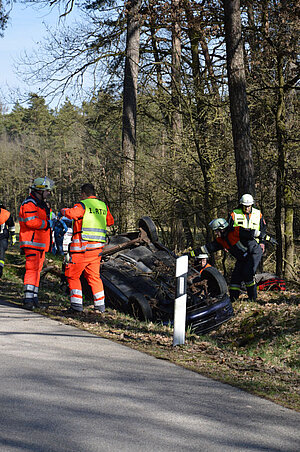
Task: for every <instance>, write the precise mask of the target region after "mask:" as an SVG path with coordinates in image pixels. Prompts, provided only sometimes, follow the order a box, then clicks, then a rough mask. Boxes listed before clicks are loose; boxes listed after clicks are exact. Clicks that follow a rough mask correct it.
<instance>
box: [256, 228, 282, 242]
mask: <svg viewBox="0 0 300 452" xmlns="http://www.w3.org/2000/svg"><path fill="white" fill-rule="evenodd" d="M258 232H259V231H258ZM258 237H259V238H260V239H261V240H265V241H266V242H270V243H271V245H278V242H277V240H275V239H274V238H273V237H270V236H269V235H268V234H266V233H265V232H260V234H259V236H258Z"/></svg>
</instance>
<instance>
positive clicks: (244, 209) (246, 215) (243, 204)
mask: <svg viewBox="0 0 300 452" xmlns="http://www.w3.org/2000/svg"><path fill="white" fill-rule="evenodd" d="M239 202H240V204H239V206H238V207H237V208H236V209H234V210H233V211H232V212H231V214H230V215H229V219H228V223H229V226H230V227H232V226H233V227H236V226H241V227H243V228H245V229H254V230H256V231H261V232H263V233H266V230H267V225H266V222H265V220H264V217H263V215H262V213H261V211H260V210H259V209H256V208H255V207H253V204H254V199H253V197H252V195H250V194H249V193H246V194H245V195H243V196H242V197H241V199H240V201H239ZM255 240H256V241H257V242H258V243H259V244H260V246H261V248H262V250H263V253H264V251H265V243H264V241H263V240H262V239H258V238H256V239H255Z"/></svg>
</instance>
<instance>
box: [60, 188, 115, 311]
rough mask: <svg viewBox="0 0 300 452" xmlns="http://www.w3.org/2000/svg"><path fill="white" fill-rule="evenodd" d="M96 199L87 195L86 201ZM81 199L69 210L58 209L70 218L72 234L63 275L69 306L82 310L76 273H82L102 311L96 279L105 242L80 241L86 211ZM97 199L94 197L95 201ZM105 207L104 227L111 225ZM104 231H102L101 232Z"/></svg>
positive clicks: (102, 298)
mask: <svg viewBox="0 0 300 452" xmlns="http://www.w3.org/2000/svg"><path fill="white" fill-rule="evenodd" d="M93 199H94V200H97V198H96V196H89V197H88V198H87V200H93ZM84 201H85V200H83V201H82V202H79V203H77V204H75V205H74V207H72V208H70V209H61V214H62V215H64V216H66V217H67V218H69V219H71V220H74V221H73V237H72V242H71V243H70V245H69V252H70V262H69V263H68V264H67V265H66V270H65V276H66V278H67V280H68V284H69V288H70V297H71V308H72V309H73V310H75V311H79V312H80V311H82V310H83V302H82V286H81V282H80V276H81V274H82V273H83V272H84V275H85V277H86V279H87V282H88V283H89V285H90V287H91V289H92V292H93V297H94V306H95V309H97V310H99V311H101V312H103V311H104V309H105V295H104V288H103V283H102V280H101V278H100V262H101V251H102V248H103V246H104V244H105V241H103V240H102V241H95V240H84V239H83V238H82V225H83V218H84V215H85V214H86V206H85V205H84ZM97 201H98V200H97ZM105 207H106V209H107V213H106V226H111V225H113V224H114V218H113V216H112V214H111V213H110V211H109V208H108V207H107V206H105ZM105 233H106V231H105Z"/></svg>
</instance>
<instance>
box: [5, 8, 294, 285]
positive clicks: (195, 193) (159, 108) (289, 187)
mask: <svg viewBox="0 0 300 452" xmlns="http://www.w3.org/2000/svg"><path fill="white" fill-rule="evenodd" d="M31 2H32V1H31ZM33 2H34V3H36V4H38V5H40V6H44V7H49V6H50V5H52V7H56V6H57V5H63V7H64V11H65V13H66V14H67V13H70V12H71V10H72V7H73V5H74V4H75V3H76V5H77V7H78V8H80V10H81V12H82V22H81V23H78V24H77V26H76V27H74V28H70V27H63V26H62V28H61V30H60V33H57V32H55V33H51V30H49V34H48V38H47V39H46V40H45V42H44V44H43V46H41V48H40V49H39V51H38V52H37V53H36V54H35V55H29V56H27V58H24V60H23V61H22V62H21V63H20V71H21V72H22V71H23V75H24V77H27V79H28V80H32V81H34V80H35V81H36V80H38V81H39V82H41V83H43V84H44V92H43V94H41V93H39V94H36V93H30V94H29V95H28V96H27V98H28V102H27V104H26V105H24V104H22V103H21V102H17V103H16V104H15V106H14V107H13V109H12V111H11V112H9V113H8V112H7V111H6V108H5V105H4V104H3V105H2V108H1V115H0V157H1V161H0V178H1V185H0V197H1V200H2V202H3V203H4V204H5V205H6V207H7V208H8V209H9V210H10V211H11V212H12V213H13V215H14V216H15V218H17V216H18V211H19V207H20V204H21V202H22V201H23V199H24V198H25V196H26V194H27V193H28V187H29V185H30V183H31V182H32V180H33V179H34V178H35V177H38V176H40V175H48V176H49V177H50V178H51V179H54V181H55V183H56V190H55V193H54V195H53V197H52V200H51V203H52V209H53V210H54V212H57V211H58V210H59V209H60V208H62V207H65V206H71V205H72V204H73V203H74V202H76V201H78V200H79V189H80V185H81V184H82V183H85V182H91V183H93V184H94V185H95V188H96V190H97V194H98V196H99V198H100V199H102V200H103V201H105V202H106V203H108V205H109V207H110V210H111V211H112V213H113V215H114V217H115V219H116V225H115V229H114V231H113V232H124V231H125V230H128V229H131V228H135V227H136V222H137V220H138V218H140V217H141V216H143V215H149V216H150V217H151V218H152V219H153V221H154V222H155V224H156V225H157V226H158V229H159V233H160V236H161V239H162V241H163V242H164V243H165V244H166V245H168V246H169V247H170V248H171V249H174V250H175V251H176V252H178V251H182V250H184V249H187V248H189V247H193V246H194V245H196V244H200V243H204V242H205V241H207V240H210V239H211V235H210V234H211V232H210V230H209V227H208V223H209V222H210V221H211V220H212V219H213V218H216V217H225V218H226V217H227V216H228V213H229V212H230V211H231V210H232V208H234V207H236V206H237V204H238V199H239V197H240V195H241V194H243V193H244V192H250V193H251V194H252V195H253V196H254V197H255V201H256V205H257V206H258V207H259V208H260V209H261V210H262V212H263V214H264V217H265V219H266V221H267V225H268V232H269V233H270V234H271V235H274V236H276V239H277V241H278V243H279V245H278V246H277V248H276V251H274V250H273V249H269V250H268V257H267V258H270V256H271V257H272V256H274V257H275V258H276V259H273V260H272V259H269V262H271V261H272V262H273V264H272V265H273V268H271V267H270V268H269V269H271V270H273V271H276V272H277V274H278V275H280V276H282V275H283V274H284V276H285V277H286V278H287V279H291V280H297V278H299V275H297V264H299V260H298V259H299V258H298V257H297V244H299V230H300V216H299V183H298V172H299V160H298V159H299V157H298V155H299V153H298V152H297V151H298V143H299V129H300V127H299V117H298V116H297V110H298V102H299V100H298V99H299V96H298V89H299V85H298V82H299V65H298V61H297V58H298V55H299V4H298V2H297V1H278V0H270V1H269V0H264V1H261V0H260V1H248V0H245V1H241V3H240V1H236V0H224V1H223V2H221V1H207V0H203V1H191V0H180V1H179V0H171V1H156V0H146V1H141V0H129V1H128V2H121V1H113V0H110V1H101V0H95V1H90V0H86V1H78V2H76V1H75V0H74V1H73V0H71V1H64V0H62V1H58V0H54V1H52V2H49V1H47V0H44V1H38V0H33ZM0 11H1V14H0V21H1V23H2V28H3V33H5V23H6V20H7V16H6V13H5V12H6V10H5V3H3V2H0ZM88 72H89V74H90V75H92V76H93V77H94V81H95V89H94V90H93V91H91V93H90V97H89V98H88V99H87V100H85V101H83V102H82V103H81V104H80V106H78V104H76V105H75V104H72V103H71V101H70V100H68V99H66V100H65V102H64V103H63V104H62V105H61V106H60V107H59V108H57V109H55V110H54V109H51V108H49V106H48V105H47V104H46V100H45V99H46V98H47V99H48V98H49V95H50V96H51V95H54V94H57V93H60V94H61V95H62V96H63V95H64V93H65V92H66V89H67V88H68V89H74V90H78V91H80V86H81V83H82V80H83V78H84V76H85V75H86V74H87V73H88ZM237 75H238V76H237ZM99 86H101V89H99ZM97 87H98V88H97Z"/></svg>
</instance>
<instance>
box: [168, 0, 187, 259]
mask: <svg viewBox="0 0 300 452" xmlns="http://www.w3.org/2000/svg"><path fill="white" fill-rule="evenodd" d="M179 8H180V0H172V68H171V72H172V81H171V90H172V116H171V133H172V137H171V152H172V154H173V155H172V157H173V159H174V160H173V161H174V163H175V166H174V181H175V188H174V204H173V221H172V236H173V238H174V244H175V249H176V251H178V250H179V249H183V248H184V232H183V224H182V218H181V217H182V215H183V208H182V204H181V202H180V200H179V199H178V197H177V193H176V192H177V185H179V184H180V173H179V171H178V168H177V164H176V158H177V157H178V156H179V154H180V153H181V152H182V141H181V140H182V116H181V112H180V96H181V74H180V67H181V25H180V9H179Z"/></svg>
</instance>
